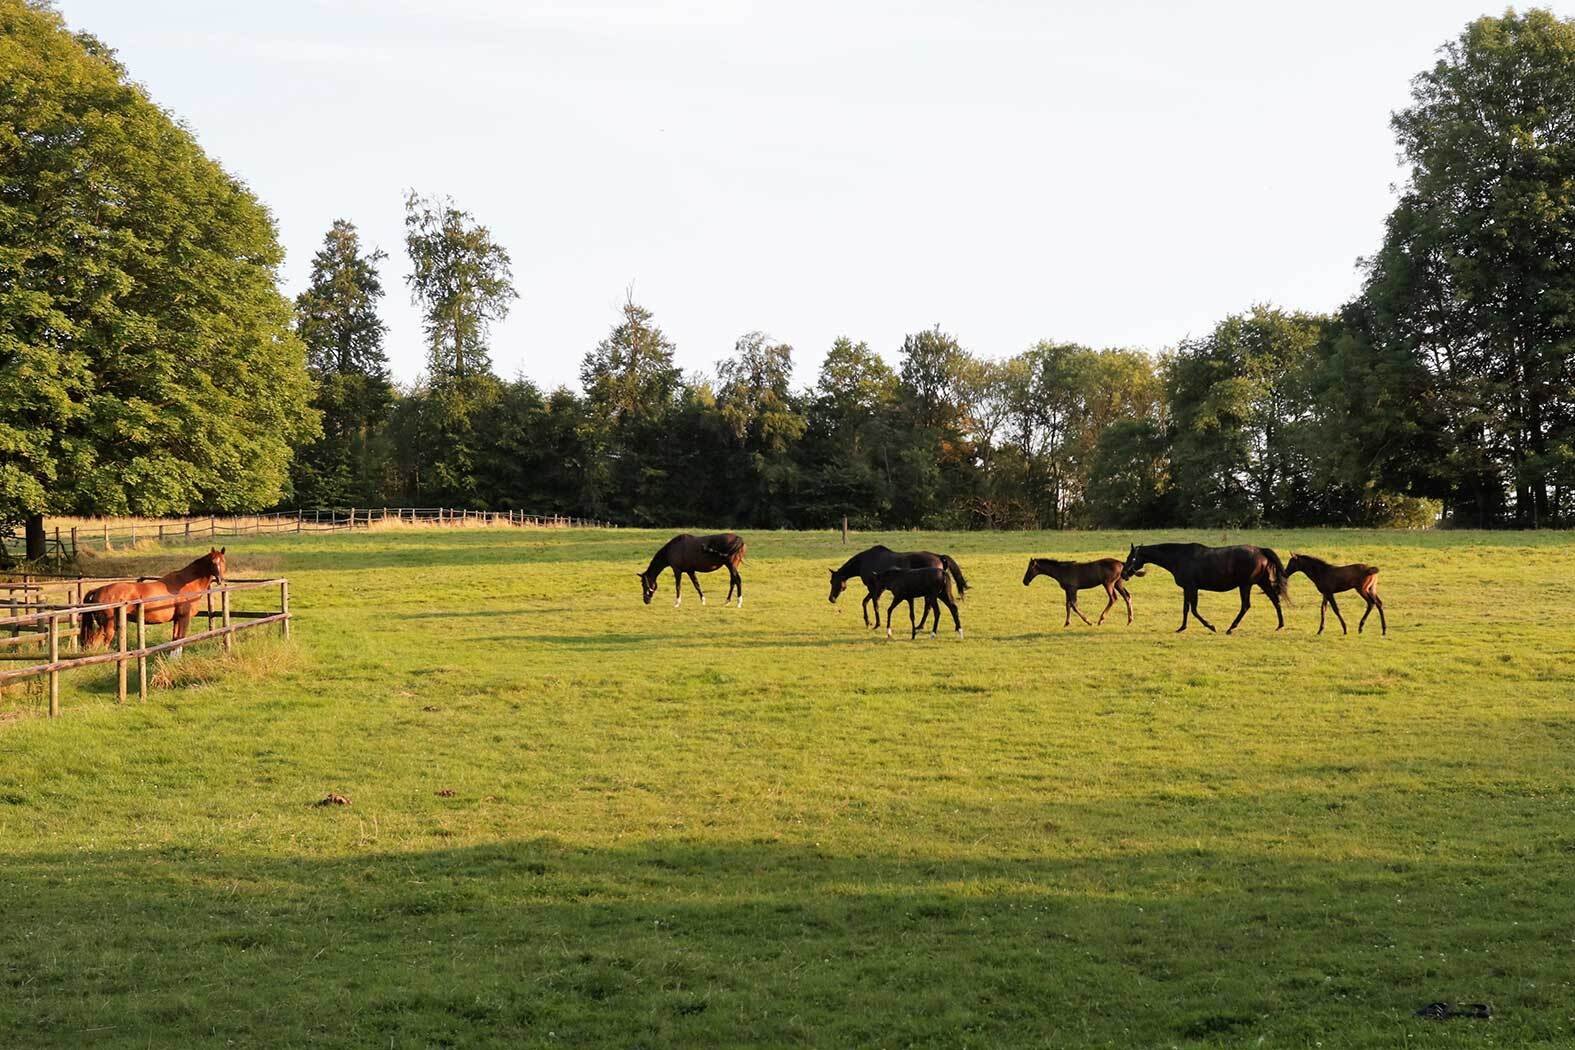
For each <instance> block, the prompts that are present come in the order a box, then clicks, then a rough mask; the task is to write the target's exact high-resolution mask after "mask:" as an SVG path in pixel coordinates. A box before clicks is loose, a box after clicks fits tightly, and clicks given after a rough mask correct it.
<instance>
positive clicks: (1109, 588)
mask: <svg viewBox="0 0 1575 1050" xmlns="http://www.w3.org/2000/svg"><path fill="white" fill-rule="evenodd" d="M1105 598H1106V599H1108V600H1107V601H1106V602H1105V608H1104V610H1103V611H1101V612H1100V614H1099V623H1098V624H1097V626H1100V627H1103V626H1104V625H1105V613H1108V612H1109V611H1110V610H1111V609H1112V608H1114V607H1115V604H1116V588H1115V585H1114V584H1110V583H1107V584H1105Z"/></svg>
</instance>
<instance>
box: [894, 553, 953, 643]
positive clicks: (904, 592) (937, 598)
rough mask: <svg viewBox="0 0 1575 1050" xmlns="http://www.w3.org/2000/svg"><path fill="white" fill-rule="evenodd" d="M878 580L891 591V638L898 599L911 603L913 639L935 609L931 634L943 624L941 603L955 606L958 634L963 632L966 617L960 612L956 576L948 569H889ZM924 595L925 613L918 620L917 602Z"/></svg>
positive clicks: (951, 607)
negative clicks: (916, 620)
mask: <svg viewBox="0 0 1575 1050" xmlns="http://www.w3.org/2000/svg"><path fill="white" fill-rule="evenodd" d="M875 582H876V584H877V585H878V586H879V587H880V589H881V591H882V592H884V593H886V594H890V595H891V604H890V605H889V606H887V607H886V637H887V638H890V637H891V614H892V611H893V610H895V609H896V608H897V603H898V602H907V603H908V623H909V625H910V626H912V628H913V631H912V633H911V634H910V635H909V636H908V637H909V638H910V639H912V638H917V637H918V636H919V623H923V622H924V620H926V619H928V618H929V616H930V614H931V613H932V612H933V613H934V614H935V624H934V626H933V627H931V628H930V637H931V638H934V637H935V632H936V631H937V630H939V629H940V626H941V610H940V606H941V605H944V606H946V608H948V609H950V610H951V613H952V623H953V625H955V626H956V628H957V637H959V638H961V637H962V636H963V629H962V620H961V619H959V618H958V616H957V597H956V595H955V594H954V593H953V591H952V578H951V576H950V574H949V573H948V572H947V571H946V570H945V569H942V568H929V569H887V570H885V571H884V572H881V573H878V574H877V575H876V577H875ZM920 598H922V599H924V616H923V618H921V619H920V620H919V622H918V623H915V622H914V619H913V603H914V602H915V601H916V600H918V599H920ZM937 603H939V604H937Z"/></svg>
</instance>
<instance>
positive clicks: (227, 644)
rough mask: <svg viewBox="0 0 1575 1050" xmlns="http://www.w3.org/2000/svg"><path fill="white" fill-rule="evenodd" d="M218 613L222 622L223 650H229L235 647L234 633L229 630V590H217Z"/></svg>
mask: <svg viewBox="0 0 1575 1050" xmlns="http://www.w3.org/2000/svg"><path fill="white" fill-rule="evenodd" d="M219 615H220V616H221V617H223V619H222V620H221V622H222V623H223V624H224V651H225V652H230V651H231V650H232V649H234V648H235V634H234V632H232V631H231V630H230V592H229V591H228V590H223V591H220V592H219Z"/></svg>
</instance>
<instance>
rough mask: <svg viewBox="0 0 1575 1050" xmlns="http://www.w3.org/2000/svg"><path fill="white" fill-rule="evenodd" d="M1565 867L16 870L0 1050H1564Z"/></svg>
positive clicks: (942, 861) (1271, 858) (604, 859)
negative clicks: (100, 1046) (1460, 1006)
mask: <svg viewBox="0 0 1575 1050" xmlns="http://www.w3.org/2000/svg"><path fill="white" fill-rule="evenodd" d="M457 801H459V800H457ZM324 819H341V820H356V819H364V815H358V814H357V813H356V812H354V811H350V810H344V811H336V812H333V813H325V814H324ZM1558 860H1559V858H1558V857H1556V856H1554V857H1549V858H1539V859H1534V860H1529V861H1527V863H1526V864H1525V865H1524V866H1523V867H1521V868H1520V869H1517V870H1516V871H1515V872H1513V873H1511V872H1506V871H1505V870H1504V869H1502V868H1499V867H1494V866H1491V865H1486V864H1483V865H1472V866H1449V865H1445V864H1439V863H1420V862H1407V863H1384V862H1380V861H1377V860H1359V861H1341V862H1332V861H1326V860H1321V859H1317V858H1311V857H1305V856H1287V855H1270V854H1262V855H1250V856H1242V855H1224V854H1220V853H1215V852H1210V851H1207V850H1202V849H1198V850H1185V851H1177V852H1170V853H1155V854H1133V855H1122V856H1110V857H1103V858H1089V859H1084V860H1075V861H1066V860H1055V859H1043V858H1024V859H1012V858H984V859H977V858H974V859H952V858H943V857H894V856H857V855H843V856H839V855H832V854H828V853H826V852H823V851H821V850H819V849H817V848H815V847H814V846H812V845H809V844H802V845H792V844H786V843H780V842H757V843H753V844H742V843H717V844H706V843H681V842H668V843H642V844H635V845H630V846H623V847H617V848H598V849H588V848H573V847H567V846H564V845H561V844H559V843H557V842H554V841H551V840H542V841H535V842H525V843H508V844H499V845H491V846H480V847H474V848H465V849H453V850H436V851H431V852H418V853H397V854H367V855H360V856H349V857H344V858H336V859H294V860H285V859H279V858H276V857H270V856H257V857H253V856H244V857H221V856H213V855H210V854H205V853H203V852H201V851H197V850H186V849H183V848H180V847H166V848H164V849H162V850H148V851H145V852H126V853H107V854H90V853H89V854H84V853H71V854H65V855H32V856H16V857H12V858H10V859H9V860H8V863H7V866H6V870H5V878H4V883H5V897H6V911H7V922H6V924H5V926H4V929H3V931H0V982H3V983H4V984H5V985H6V987H7V994H6V995H4V996H0V1031H3V1030H6V1029H9V1030H10V1031H12V1032H13V1034H16V1035H18V1036H20V1034H21V1033H24V1032H25V1033H26V1037H25V1038H24V1039H22V1040H21V1041H26V1042H28V1043H29V1045H37V1044H39V1043H42V1042H49V1041H54V1042H58V1043H62V1044H75V1043H76V1042H78V1041H80V1040H81V1039H82V1038H83V1033H85V1032H87V1031H96V1032H98V1033H99V1037H98V1038H99V1040H100V1041H104V1042H109V1043H112V1044H113V1043H117V1042H119V1043H125V1044H128V1045H130V1044H136V1045H144V1044H146V1043H147V1042H148V1041H149V1039H150V1038H152V1039H156V1040H158V1041H166V1042H177V1043H178V1042H196V1041H215V1040H218V1041H223V1040H224V1039H227V1038H228V1039H233V1040H240V1041H243V1042H250V1043H258V1044H279V1043H289V1044H292V1045H294V1044H296V1043H305V1042H310V1043H312V1044H314V1045H328V1044H332V1045H379V1046H386V1045H390V1044H391V1043H392V1044H393V1045H420V1046H424V1045H473V1044H476V1043H492V1042H498V1043H504V1042H508V1043H510V1044H511V1045H512V1044H513V1043H514V1042H517V1041H522V1042H535V1041H548V1040H549V1039H550V1040H552V1041H556V1042H558V1043H560V1044H562V1045H598V1046H599V1045H618V1046H659V1045H671V1046H696V1045H719V1044H723V1043H728V1044H756V1045H783V1044H789V1043H799V1044H802V1043H811V1044H824V1045H836V1046H846V1045H869V1044H881V1045H915V1044H918V1045H930V1044H935V1045H956V1044H957V1043H958V1042H960V1041H973V1042H978V1043H981V1044H983V1045H992V1046H1005V1045H1045V1044H1065V1045H1089V1044H1096V1043H1097V1044H1106V1043H1109V1044H1112V1045H1123V1046H1131V1045H1155V1044H1163V1045H1170V1044H1188V1043H1190V1044H1199V1045H1201V1044H1204V1043H1216V1042H1218V1041H1221V1040H1224V1041H1228V1042H1243V1043H1248V1042H1254V1041H1256V1040H1257V1039H1258V1038H1259V1037H1260V1036H1266V1037H1268V1039H1269V1041H1270V1042H1271V1043H1272V1044H1273V1045H1287V1044H1293V1045H1313V1044H1314V1043H1316V1042H1318V1041H1323V1042H1324V1043H1325V1045H1340V1046H1356V1045H1364V1044H1384V1045H1393V1044H1394V1043H1395V1042H1397V1041H1404V1040H1405V1039H1407V1038H1412V1039H1415V1038H1418V1037H1419V1036H1420V1037H1422V1038H1424V1039H1425V1038H1426V1036H1427V1032H1428V1030H1427V1029H1425V1027H1424V1026H1425V1024H1426V1022H1421V1021H1418V1020H1416V1019H1414V1018H1412V1017H1411V1016H1410V1014H1411V1011H1412V1010H1414V1009H1415V1008H1416V1007H1417V1006H1419V1005H1421V1004H1423V1003H1426V1002H1429V1001H1432V1000H1435V999H1440V998H1443V999H1454V998H1472V999H1482V1000H1490V1001H1493V1002H1494V1003H1495V1004H1496V1006H1497V1007H1498V1011H1499V1016H1498V1018H1497V1019H1495V1021H1494V1022H1493V1028H1494V1035H1495V1038H1496V1039H1498V1040H1502V1041H1507V1042H1514V1041H1517V1040H1529V1039H1547V1040H1553V1039H1556V1038H1557V1037H1559V1036H1562V1035H1563V1034H1565V1033H1566V1032H1567V1028H1568V1025H1567V1023H1566V1022H1565V1020H1564V1017H1565V1014H1566V1013H1567V1010H1566V1009H1565V1003H1564V1000H1563V996H1564V992H1563V991H1561V990H1560V988H1559V986H1558V984H1557V982H1556V981H1550V982H1548V986H1543V985H1539V984H1537V983H1534V982H1533V981H1532V980H1531V978H1535V977H1537V976H1538V975H1539V972H1540V974H1542V975H1546V974H1548V973H1550V972H1552V973H1559V972H1562V973H1565V974H1568V973H1569V972H1571V970H1572V968H1575V958H1571V956H1572V954H1575V953H1572V948H1571V942H1570V940H1569V938H1568V936H1567V934H1568V930H1567V924H1566V923H1565V922H1564V914H1565V913H1563V912H1562V911H1561V910H1558V909H1555V910H1556V911H1559V913H1558V914H1546V913H1543V912H1539V910H1538V909H1537V908H1536V907H1535V906H1534V905H1532V904H1531V903H1530V902H1529V901H1528V900H1525V899H1522V901H1521V902H1520V903H1519V904H1517V903H1516V902H1515V899H1514V894H1513V893H1507V892H1506V891H1508V890H1511V889H1512V888H1513V886H1515V885H1516V884H1521V885H1527V884H1536V885H1538V886H1539V887H1540V890H1541V891H1542V892H1545V893H1546V894H1548V895H1550V898H1557V899H1559V900H1561V901H1562V900H1567V899H1568V895H1569V891H1570V889H1571V888H1572V887H1571V886H1570V885H1569V882H1570V875H1569V873H1568V870H1567V865H1561V864H1558V863H1557V861H1558ZM1522 879H1529V880H1530V882H1529V883H1520V880H1522ZM1552 883H1562V885H1561V886H1560V887H1559V888H1558V890H1557V892H1554V886H1553V885H1552ZM1506 902H1508V903H1506ZM9 1042H11V1043H13V1044H15V1043H16V1042H17V1040H11V1041H9Z"/></svg>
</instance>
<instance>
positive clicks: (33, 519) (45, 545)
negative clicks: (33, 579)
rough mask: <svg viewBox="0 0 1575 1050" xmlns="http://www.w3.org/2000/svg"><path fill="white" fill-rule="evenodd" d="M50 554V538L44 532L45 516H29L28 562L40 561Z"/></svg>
mask: <svg viewBox="0 0 1575 1050" xmlns="http://www.w3.org/2000/svg"><path fill="white" fill-rule="evenodd" d="M48 553H49V538H48V536H47V535H46V534H45V532H44V516H43V515H42V514H29V515H28V516H27V560H28V561H38V560H39V559H40V558H42V557H44V556H45V555H47V554H48Z"/></svg>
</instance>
